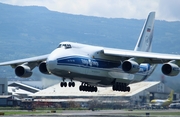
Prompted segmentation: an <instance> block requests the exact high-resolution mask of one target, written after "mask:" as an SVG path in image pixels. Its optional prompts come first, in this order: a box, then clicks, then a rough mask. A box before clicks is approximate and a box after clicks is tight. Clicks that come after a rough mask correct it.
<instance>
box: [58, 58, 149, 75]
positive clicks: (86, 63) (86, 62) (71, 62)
mask: <svg viewBox="0 0 180 117" xmlns="http://www.w3.org/2000/svg"><path fill="white" fill-rule="evenodd" d="M57 65H67V66H78V67H92V68H104V69H110V68H119V69H121V62H117V61H112V60H105V59H92V58H88V57H83V56H68V57H63V58H59V59H57ZM149 70H150V65H149V64H140V69H139V72H138V73H147V72H148V71H149Z"/></svg>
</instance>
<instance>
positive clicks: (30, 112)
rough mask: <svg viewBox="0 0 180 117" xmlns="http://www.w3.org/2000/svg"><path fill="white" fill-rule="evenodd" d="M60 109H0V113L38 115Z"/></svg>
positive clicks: (57, 111)
mask: <svg viewBox="0 0 180 117" xmlns="http://www.w3.org/2000/svg"><path fill="white" fill-rule="evenodd" d="M61 112H62V111H61V110H34V111H28V110H1V111H0V115H40V114H45V113H61Z"/></svg>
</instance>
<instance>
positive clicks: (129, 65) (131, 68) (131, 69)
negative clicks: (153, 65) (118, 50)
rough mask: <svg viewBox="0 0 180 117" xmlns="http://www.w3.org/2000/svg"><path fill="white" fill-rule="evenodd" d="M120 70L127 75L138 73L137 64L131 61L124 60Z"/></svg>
mask: <svg viewBox="0 0 180 117" xmlns="http://www.w3.org/2000/svg"><path fill="white" fill-rule="evenodd" d="M122 69H123V71H124V72H127V73H132V74H134V73H136V72H138V71H139V64H138V63H137V62H135V61H132V60H126V61H124V62H123V63H122Z"/></svg>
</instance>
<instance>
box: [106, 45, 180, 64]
mask: <svg viewBox="0 0 180 117" xmlns="http://www.w3.org/2000/svg"><path fill="white" fill-rule="evenodd" d="M103 53H104V54H105V55H111V56H118V57H122V58H125V59H126V60H127V59H130V58H137V59H143V62H144V63H146V62H147V63H152V64H158V63H159V64H161V63H165V62H169V61H171V60H176V61H178V62H180V55H173V54H162V53H153V52H142V51H133V50H123V49H109V48H108V49H104V50H103Z"/></svg>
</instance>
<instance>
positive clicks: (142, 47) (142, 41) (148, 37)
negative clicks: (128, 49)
mask: <svg viewBox="0 0 180 117" xmlns="http://www.w3.org/2000/svg"><path fill="white" fill-rule="evenodd" d="M154 19H155V12H150V13H149V15H148V18H147V19H146V21H145V23H144V26H143V28H142V31H141V33H140V36H139V39H138V42H137V44H136V47H135V49H134V50H135V51H146V52H149V51H151V46H152V45H151V44H152V39H153V30H154Z"/></svg>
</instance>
